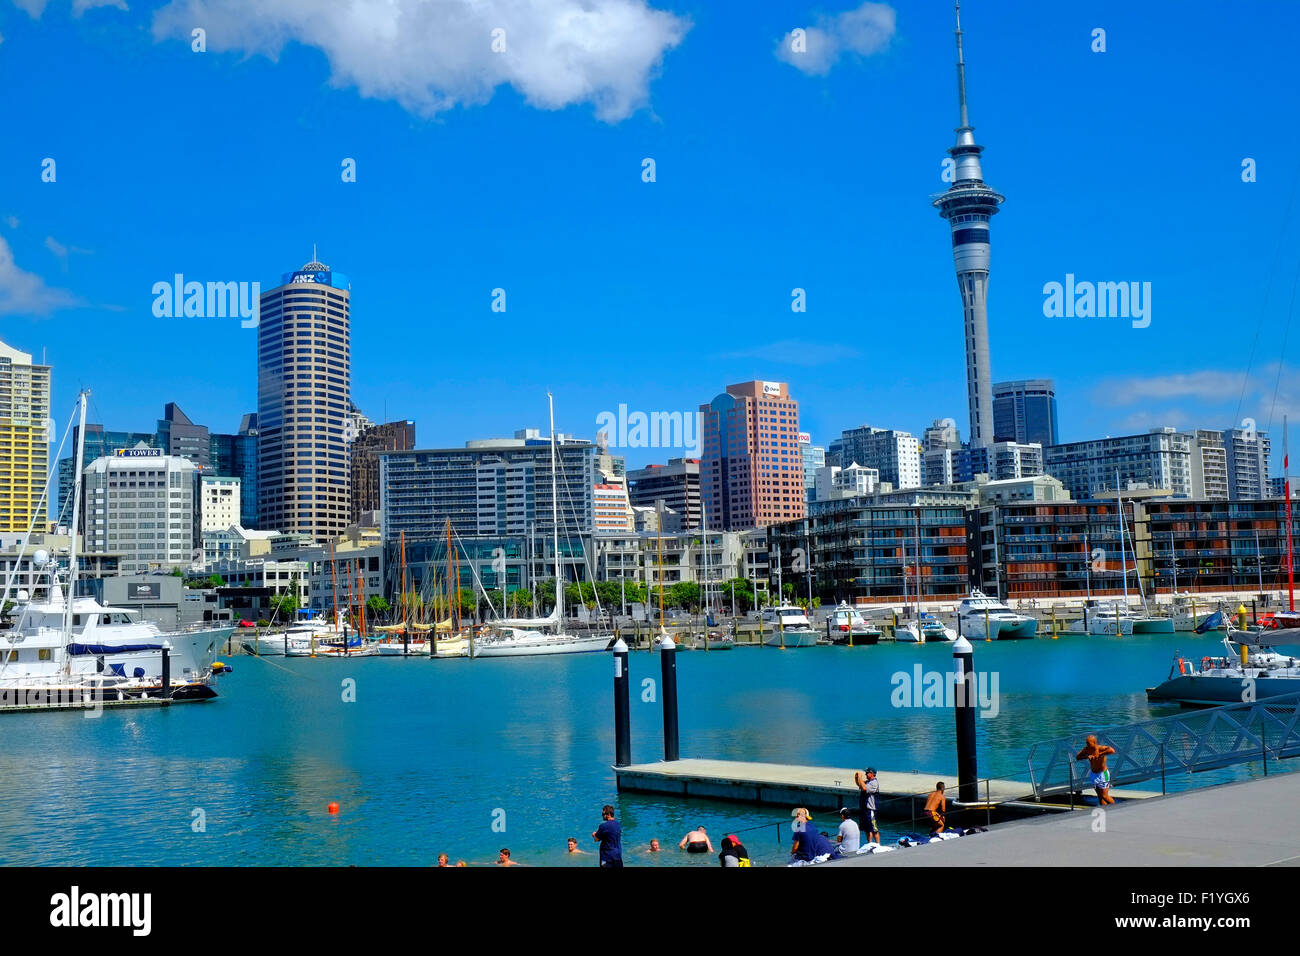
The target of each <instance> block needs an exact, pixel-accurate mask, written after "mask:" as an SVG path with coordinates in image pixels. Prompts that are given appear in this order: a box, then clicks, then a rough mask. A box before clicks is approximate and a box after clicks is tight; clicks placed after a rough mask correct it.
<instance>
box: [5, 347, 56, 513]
mask: <svg viewBox="0 0 1300 956" xmlns="http://www.w3.org/2000/svg"><path fill="white" fill-rule="evenodd" d="M49 418H50V367H49V366H48V365H34V364H32V357H31V356H30V355H28V354H27V353H26V352H19V351H18V350H17V349H14V348H10V347H9V346H8V345H5V344H4V343H3V342H0V531H26V530H27V527H28V525H29V524H30V523H31V521H32V516H33V515H34V514H35V512H36V508H37V506H38V505H39V504H40V500H41V494H42V492H43V491H44V490H45V478H46V476H47V475H48V474H49V470H50V445H49V425H48V422H49ZM48 504H49V503H48V502H47V506H46V507H45V508H42V509H41V514H40V517H39V520H38V521H37V522H36V526H37V529H38V530H40V529H42V528H43V526H44V523H45V521H46V517H45V516H46V515H47V514H49V508H48Z"/></svg>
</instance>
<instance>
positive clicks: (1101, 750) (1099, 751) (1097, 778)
mask: <svg viewBox="0 0 1300 956" xmlns="http://www.w3.org/2000/svg"><path fill="white" fill-rule="evenodd" d="M1113 753H1115V748H1114V747H1108V746H1101V747H1099V746H1097V735H1096V734H1089V735H1088V739H1087V740H1086V741H1084V747H1083V749H1082V750H1080V751H1079V752H1078V753H1077V754H1075V755H1074V759H1075V760H1086V761H1088V766H1089V768H1090V769H1091V770H1092V776H1091V780H1092V785H1093V786H1094V787H1095V788H1096V790H1097V802H1098V803H1099V804H1101V805H1102V806H1103V807H1104V806H1108V805H1109V804H1112V803H1114V802H1115V798H1114V797H1112V796H1111V795H1110V769H1109V768H1108V767H1107V766H1106V755H1107V754H1113Z"/></svg>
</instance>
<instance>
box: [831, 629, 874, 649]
mask: <svg viewBox="0 0 1300 956" xmlns="http://www.w3.org/2000/svg"><path fill="white" fill-rule="evenodd" d="M830 640H831V643H832V644H835V645H837V646H839V647H870V646H871V645H872V644H879V643H880V632H879V631H860V630H855V631H850V632H849V633H847V634H845V633H844V632H842V631H840V632H836V631H831V637H830Z"/></svg>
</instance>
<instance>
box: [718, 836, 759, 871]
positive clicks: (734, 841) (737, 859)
mask: <svg viewBox="0 0 1300 956" xmlns="http://www.w3.org/2000/svg"><path fill="white" fill-rule="evenodd" d="M718 862H719V863H721V864H722V865H723V866H750V865H751V864H750V862H749V851H748V850H746V849H745V847H744V845H743V844H742V843H741V842H740V837H738V836H736V834H734V833H728V834H727V835H726V836H724V837H723V838H722V852H721V853H719V854H718Z"/></svg>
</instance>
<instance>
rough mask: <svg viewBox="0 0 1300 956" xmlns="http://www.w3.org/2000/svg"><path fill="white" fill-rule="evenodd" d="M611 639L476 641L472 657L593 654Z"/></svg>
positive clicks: (603, 648)
mask: <svg viewBox="0 0 1300 956" xmlns="http://www.w3.org/2000/svg"><path fill="white" fill-rule="evenodd" d="M611 639H612V638H610V637H545V638H539V639H536V640H533V639H524V640H514V641H493V640H490V639H482V640H476V641H474V642H472V644H471V645H470V656H471V657H476V658H477V657H536V656H540V655H550V654H593V653H598V652H600V651H604V650H606V649H607V648H608V647H609V642H610V640H611Z"/></svg>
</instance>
